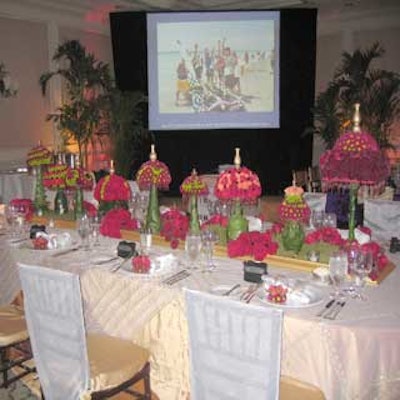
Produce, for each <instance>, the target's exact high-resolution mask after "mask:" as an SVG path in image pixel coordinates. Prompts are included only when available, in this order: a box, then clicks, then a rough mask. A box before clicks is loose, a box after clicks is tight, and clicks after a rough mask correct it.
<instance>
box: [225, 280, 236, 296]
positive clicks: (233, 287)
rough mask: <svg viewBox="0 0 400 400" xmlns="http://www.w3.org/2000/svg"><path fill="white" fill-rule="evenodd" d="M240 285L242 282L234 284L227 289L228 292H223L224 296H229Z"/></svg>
mask: <svg viewBox="0 0 400 400" xmlns="http://www.w3.org/2000/svg"><path fill="white" fill-rule="evenodd" d="M238 287H240V283H237V284H236V285H235V286H232V287H231V288H230V289H229V290H227V291H226V292H224V293H222V296H229V295H230V294H231V293H232V292H233V291H234V290H236V289H237V288H238Z"/></svg>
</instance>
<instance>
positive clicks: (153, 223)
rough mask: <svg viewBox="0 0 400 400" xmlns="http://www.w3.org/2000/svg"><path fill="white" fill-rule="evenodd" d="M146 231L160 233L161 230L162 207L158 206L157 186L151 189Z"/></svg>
mask: <svg viewBox="0 0 400 400" xmlns="http://www.w3.org/2000/svg"><path fill="white" fill-rule="evenodd" d="M146 229H147V230H150V231H151V232H153V233H159V232H160V229H161V216H160V207H159V206H158V191H157V186H156V185H152V186H151V188H150V196H149V204H148V206H147V214H146Z"/></svg>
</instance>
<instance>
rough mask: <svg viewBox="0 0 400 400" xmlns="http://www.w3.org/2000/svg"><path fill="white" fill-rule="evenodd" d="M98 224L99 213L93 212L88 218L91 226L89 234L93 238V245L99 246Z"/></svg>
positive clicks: (99, 222)
mask: <svg viewBox="0 0 400 400" xmlns="http://www.w3.org/2000/svg"><path fill="white" fill-rule="evenodd" d="M100 225H101V214H95V215H93V216H92V217H91V218H90V226H91V228H92V231H91V236H92V239H93V246H95V247H98V246H100Z"/></svg>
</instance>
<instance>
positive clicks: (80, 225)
mask: <svg viewBox="0 0 400 400" xmlns="http://www.w3.org/2000/svg"><path fill="white" fill-rule="evenodd" d="M76 228H77V231H78V234H79V236H80V238H81V243H82V248H83V250H89V247H90V246H89V236H90V234H91V232H92V227H91V225H90V219H89V217H88V216H87V214H83V215H82V216H81V217H80V218H78V220H77V223H76Z"/></svg>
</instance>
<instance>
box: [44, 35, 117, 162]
mask: <svg viewBox="0 0 400 400" xmlns="http://www.w3.org/2000/svg"><path fill="white" fill-rule="evenodd" d="M53 60H55V61H57V62H58V63H59V64H60V67H59V68H58V69H57V70H55V71H49V72H45V73H43V74H42V75H41V76H40V79H39V83H40V85H41V88H42V93H43V95H45V94H46V89H47V85H48V82H49V81H50V79H51V78H52V77H54V76H56V75H58V76H61V77H62V79H63V83H64V84H65V94H66V96H65V97H66V100H65V102H64V104H62V105H61V106H60V107H59V108H58V109H57V110H56V111H55V112H54V113H50V114H48V116H47V120H53V121H55V122H57V123H58V126H59V128H60V130H61V134H62V136H63V138H64V139H65V140H68V139H71V138H72V139H74V140H76V142H77V144H78V151H79V157H80V159H81V160H82V161H85V159H84V157H82V155H83V152H84V149H85V147H86V146H87V144H88V143H89V142H90V141H91V139H92V138H93V134H94V132H95V131H96V130H97V129H98V128H99V126H100V124H101V123H102V119H103V117H104V115H105V113H106V110H107V107H108V101H109V93H110V91H111V88H112V84H113V83H112V79H111V75H110V71H109V66H108V64H105V63H103V62H101V61H98V60H96V58H95V57H94V55H93V54H90V53H87V51H86V49H85V48H84V47H83V46H82V45H81V44H80V43H79V42H78V41H77V40H70V41H66V42H64V43H63V44H61V45H60V46H59V47H58V48H57V51H56V53H55V54H54V56H53Z"/></svg>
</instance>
